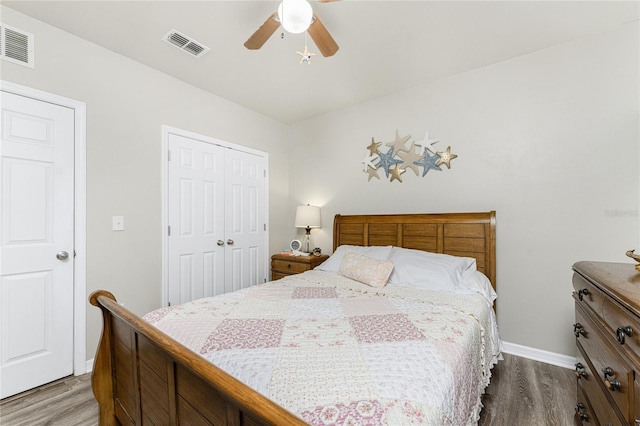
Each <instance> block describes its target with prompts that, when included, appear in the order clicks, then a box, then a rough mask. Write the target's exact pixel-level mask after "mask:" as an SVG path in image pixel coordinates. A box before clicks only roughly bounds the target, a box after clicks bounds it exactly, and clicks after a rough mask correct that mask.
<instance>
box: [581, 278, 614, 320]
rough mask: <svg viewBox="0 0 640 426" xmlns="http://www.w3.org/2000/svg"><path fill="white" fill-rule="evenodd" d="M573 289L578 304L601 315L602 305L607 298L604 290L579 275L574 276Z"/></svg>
mask: <svg viewBox="0 0 640 426" xmlns="http://www.w3.org/2000/svg"><path fill="white" fill-rule="evenodd" d="M573 289H574V290H575V291H574V292H573V297H574V299H576V303H578V304H581V305H586V306H589V307H590V308H591V309H592V310H593V312H595V313H597V314H598V315H600V312H601V311H602V303H603V302H604V299H605V297H606V296H605V294H604V293H603V292H602V290H600V289H599V288H598V287H596V286H595V285H593V284H591V282H589V281H587V280H586V279H585V278H584V277H582V276H581V275H578V274H573Z"/></svg>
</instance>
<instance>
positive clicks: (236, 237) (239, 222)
mask: <svg viewBox="0 0 640 426" xmlns="http://www.w3.org/2000/svg"><path fill="white" fill-rule="evenodd" d="M184 133H185V134H178V133H177V132H169V133H168V134H167V146H168V149H169V152H170V160H169V163H168V167H167V175H168V178H167V180H168V189H167V197H166V199H167V222H168V226H169V228H170V235H168V236H167V239H166V245H167V248H166V250H167V260H166V264H167V272H166V274H167V295H168V300H167V302H168V304H178V303H184V302H187V301H190V300H193V299H197V298H200V297H207V296H215V295H218V294H222V293H226V292H229V291H233V290H238V289H241V288H245V287H249V286H251V285H254V284H257V283H261V282H264V281H265V280H266V276H267V260H268V254H267V250H266V247H267V238H266V235H267V230H266V214H267V213H266V193H265V192H266V172H265V167H266V160H265V157H264V156H261V155H259V154H253V153H250V152H245V151H241V150H237V149H230V147H229V146H223V145H219V144H217V143H213V142H214V141H215V140H211V139H210V138H207V137H205V136H199V135H195V134H192V133H188V132H184Z"/></svg>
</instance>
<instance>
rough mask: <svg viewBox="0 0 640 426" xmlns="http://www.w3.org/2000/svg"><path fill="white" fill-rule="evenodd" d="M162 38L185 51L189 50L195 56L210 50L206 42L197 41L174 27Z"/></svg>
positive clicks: (197, 56)
mask: <svg viewBox="0 0 640 426" xmlns="http://www.w3.org/2000/svg"><path fill="white" fill-rule="evenodd" d="M162 40H164V41H166V42H167V43H169V44H172V45H174V46H175V47H177V48H178V49H180V50H182V51H183V52H187V53H188V54H190V55H192V56H195V57H196V58H199V57H201V56H202V55H204V54H205V53H207V52H208V51H209V48H208V47H207V46H205V45H204V44H202V43H200V42H198V41H195V40H194V39H192V38H191V37H189V36H186V35H184V34H182V33H181V32H180V31H177V30H175V29H173V28H172V29H171V31H169V32H168V33H166V34H165V35H164V37H162Z"/></svg>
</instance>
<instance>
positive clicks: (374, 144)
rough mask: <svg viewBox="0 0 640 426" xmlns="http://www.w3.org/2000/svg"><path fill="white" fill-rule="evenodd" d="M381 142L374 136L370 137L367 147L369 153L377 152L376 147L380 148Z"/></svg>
mask: <svg viewBox="0 0 640 426" xmlns="http://www.w3.org/2000/svg"><path fill="white" fill-rule="evenodd" d="M380 145H382V142H376V140H375V139H374V138H371V145H369V146H368V147H367V149H368V150H369V155H376V154H377V153H378V148H380Z"/></svg>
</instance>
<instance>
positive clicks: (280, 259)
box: [271, 254, 329, 281]
mask: <svg viewBox="0 0 640 426" xmlns="http://www.w3.org/2000/svg"><path fill="white" fill-rule="evenodd" d="M328 258H329V256H327V255H326V254H323V255H322V256H314V255H309V256H290V255H287V254H274V255H273V256H271V281H275V280H279V279H280V278H282V277H286V276H287V275H294V274H300V273H302V272H304V271H310V270H311V269H313V268H315V267H316V266H318V265H319V264H321V263H322V262H324V261H325V260H327V259H328Z"/></svg>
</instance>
